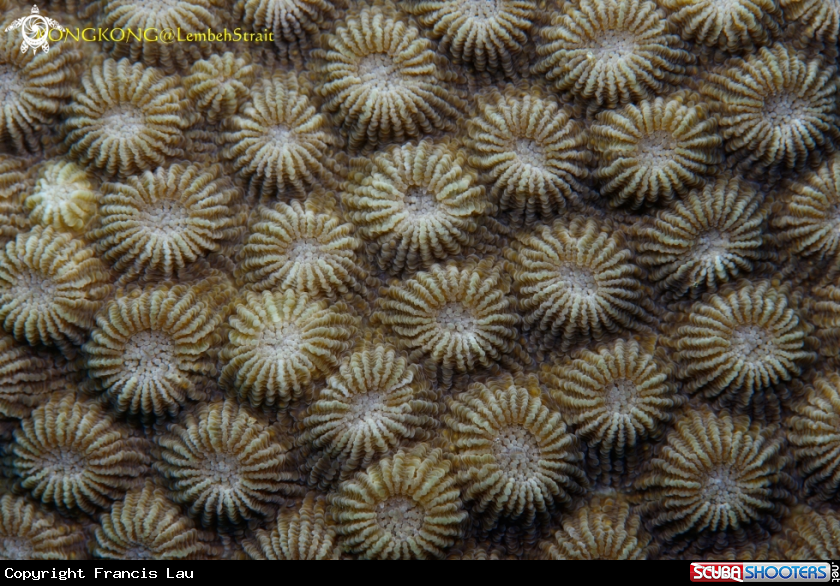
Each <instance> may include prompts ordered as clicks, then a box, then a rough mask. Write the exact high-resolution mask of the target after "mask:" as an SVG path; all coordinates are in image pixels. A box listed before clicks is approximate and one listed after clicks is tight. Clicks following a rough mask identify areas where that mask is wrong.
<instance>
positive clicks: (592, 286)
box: [557, 265, 598, 297]
mask: <svg viewBox="0 0 840 586" xmlns="http://www.w3.org/2000/svg"><path fill="white" fill-rule="evenodd" d="M557 272H558V273H559V275H560V278H561V279H562V280H563V282H564V283H566V285H567V286H568V287H569V288H570V289H572V290H573V292H574V293H575V294H576V295H579V296H582V297H594V296H595V295H597V293H598V282H597V281H596V280H595V274H594V273H593V272H592V271H590V270H589V269H587V268H584V267H580V266H571V265H564V266H562V267H560V269H559V270H558V271H557Z"/></svg>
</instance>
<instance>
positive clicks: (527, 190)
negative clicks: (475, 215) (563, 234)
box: [468, 90, 591, 220]
mask: <svg viewBox="0 0 840 586" xmlns="http://www.w3.org/2000/svg"><path fill="white" fill-rule="evenodd" d="M469 137H470V138H469V141H468V146H469V148H470V152H471V154H472V156H471V157H470V164H472V165H474V166H475V167H477V168H478V169H479V170H481V171H482V179H483V180H484V181H486V182H487V183H489V184H490V185H492V187H491V191H490V193H491V196H492V197H493V199H494V201H498V202H499V204H500V206H501V208H502V209H503V210H510V211H511V212H512V213H514V214H517V215H521V214H524V216H525V219H526V220H533V219H534V217H535V216H537V215H540V216H542V217H543V218H550V217H551V216H552V215H554V213H556V212H557V211H559V210H561V209H563V208H565V207H566V203H567V202H572V203H577V202H579V201H580V199H581V198H582V197H583V195H584V194H585V193H587V192H586V187H585V183H586V180H587V179H588V178H589V169H588V165H589V161H590V158H591V157H590V153H589V150H588V148H587V141H586V132H585V131H584V128H583V125H582V124H580V123H579V122H578V121H577V120H574V112H573V111H572V110H571V109H569V108H566V107H562V106H560V105H559V104H558V103H557V102H556V101H555V100H554V99H553V98H551V97H548V96H545V95H543V94H542V92H538V91H536V90H533V91H531V92H527V93H525V92H522V93H520V92H515V91H507V92H506V93H505V94H495V95H493V96H492V97H491V99H490V100H489V101H487V102H483V103H482V104H481V108H480V115H479V116H476V117H474V118H471V119H470V121H469Z"/></svg>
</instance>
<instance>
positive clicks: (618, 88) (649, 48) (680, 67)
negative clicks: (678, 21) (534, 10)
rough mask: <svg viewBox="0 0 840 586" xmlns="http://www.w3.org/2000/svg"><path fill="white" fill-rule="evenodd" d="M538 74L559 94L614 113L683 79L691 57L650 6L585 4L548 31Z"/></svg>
mask: <svg viewBox="0 0 840 586" xmlns="http://www.w3.org/2000/svg"><path fill="white" fill-rule="evenodd" d="M541 34H542V38H541V39H540V41H539V42H538V46H537V53H538V55H539V56H540V57H541V60H540V61H539V62H538V63H537V64H536V65H535V66H534V68H533V69H534V72H535V73H541V74H544V75H546V77H547V79H548V81H550V82H552V83H553V84H554V87H555V88H556V89H557V90H558V91H559V92H566V93H569V94H571V95H572V96H573V97H575V98H578V99H582V100H592V101H594V102H595V103H596V104H597V105H598V106H606V107H608V108H614V107H616V106H619V105H623V104H626V103H628V102H632V101H637V100H641V99H645V98H650V97H653V96H654V95H656V94H659V93H662V92H663V91H665V90H666V89H667V88H668V86H669V84H674V83H677V82H679V81H680V80H681V79H682V76H683V74H684V73H685V66H686V64H687V63H688V62H689V61H690V59H691V58H690V55H689V54H688V52H687V51H685V49H683V48H682V42H681V41H680V39H679V37H677V36H676V35H673V34H671V33H670V32H669V26H668V22H667V20H666V18H665V15H664V14H662V13H661V12H660V11H659V10H657V8H656V5H655V4H654V3H653V2H648V1H646V0H581V2H580V3H579V4H574V5H573V4H567V5H566V9H565V12H564V13H563V14H560V15H557V16H555V17H554V18H553V20H552V26H550V27H548V28H547V29H545V30H543V31H542V33H541Z"/></svg>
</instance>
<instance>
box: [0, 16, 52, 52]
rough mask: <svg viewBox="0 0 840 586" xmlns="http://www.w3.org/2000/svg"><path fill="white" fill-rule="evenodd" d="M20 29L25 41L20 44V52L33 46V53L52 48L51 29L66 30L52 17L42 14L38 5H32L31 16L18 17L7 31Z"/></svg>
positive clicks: (47, 50)
mask: <svg viewBox="0 0 840 586" xmlns="http://www.w3.org/2000/svg"><path fill="white" fill-rule="evenodd" d="M17 29H20V32H21V34H22V35H23V42H22V43H21V44H20V52H21V53H26V52H27V51H28V50H29V49H30V48H32V53H33V54H35V53H37V52H38V49H41V50H42V51H43V52H44V53H47V52H49V50H50V42H49V41H50V29H55V30H58V31H61V32H62V33H63V32H64V27H63V26H61V25H60V24H58V23H57V22H56V21H55V20H53V19H52V18H48V17H46V16H42V15H41V14H40V13H39V11H38V7H37V6H33V7H32V12H31V14H30V15H29V16H24V17H22V18H19V19H17V20H16V21H14V22H13V23H12V24H10V25H9V26H7V27H6V32H10V31H14V30H17Z"/></svg>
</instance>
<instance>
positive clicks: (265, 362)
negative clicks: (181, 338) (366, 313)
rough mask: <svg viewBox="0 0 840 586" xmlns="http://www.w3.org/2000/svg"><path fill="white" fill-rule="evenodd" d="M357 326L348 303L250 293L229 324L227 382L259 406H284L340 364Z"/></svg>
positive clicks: (224, 359)
mask: <svg viewBox="0 0 840 586" xmlns="http://www.w3.org/2000/svg"><path fill="white" fill-rule="evenodd" d="M357 323H358V320H357V318H355V317H354V316H353V315H352V314H351V313H350V312H349V309H348V308H347V306H345V305H344V304H343V303H339V304H332V305H328V304H327V302H326V301H314V300H311V299H310V298H309V297H307V296H306V295H299V294H298V293H296V292H295V291H291V290H286V291H285V292H277V293H270V292H268V291H264V292H263V293H262V294H259V295H258V294H256V293H252V292H246V293H245V294H244V296H243V297H241V298H240V300H239V302H238V303H237V305H236V312H235V313H234V314H233V315H231V317H230V320H229V325H230V333H229V341H228V343H227V345H226V346H225V348H224V349H223V350H222V354H221V358H222V362H223V364H224V367H223V370H222V376H221V380H222V383H223V384H225V385H227V386H228V387H229V388H231V389H233V390H235V391H236V392H237V393H238V395H239V397H240V398H242V399H247V400H249V401H250V402H251V404H252V405H254V406H260V405H263V404H265V405H267V406H278V407H284V406H286V405H288V403H289V401H291V400H292V399H297V398H299V397H301V396H302V395H303V394H304V393H305V392H306V391H308V390H309V389H310V387H311V384H312V382H314V381H315V380H317V379H320V378H322V377H324V376H325V375H326V374H327V373H328V372H330V371H331V370H332V369H333V368H335V367H336V366H337V365H338V363H339V360H340V358H341V354H342V352H344V351H345V350H347V349H348V348H349V346H350V344H351V340H352V338H353V336H354V335H355V333H356V325H357Z"/></svg>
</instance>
